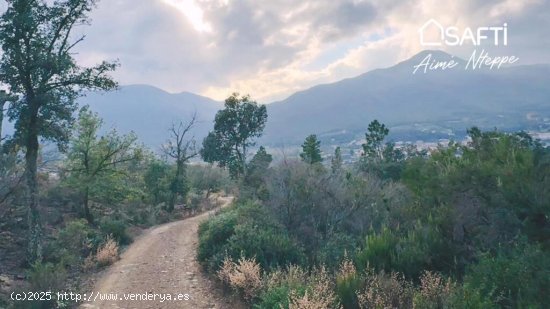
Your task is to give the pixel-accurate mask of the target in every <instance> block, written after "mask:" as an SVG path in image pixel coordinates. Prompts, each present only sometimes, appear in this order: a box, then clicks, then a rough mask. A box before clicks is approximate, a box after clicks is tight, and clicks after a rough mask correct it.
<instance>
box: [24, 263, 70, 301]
mask: <svg viewBox="0 0 550 309" xmlns="http://www.w3.org/2000/svg"><path fill="white" fill-rule="evenodd" d="M27 279H28V282H29V284H30V286H29V291H32V292H49V291H51V292H52V294H54V293H56V292H59V291H61V290H63V288H65V282H66V280H67V272H66V270H65V267H63V265H61V264H52V263H46V264H42V263H35V264H33V265H32V268H31V269H30V271H29V272H28V278H27ZM17 306H22V308H33V309H49V308H56V301H55V300H51V301H29V302H24V303H18V304H17ZM17 308H20V307H17Z"/></svg>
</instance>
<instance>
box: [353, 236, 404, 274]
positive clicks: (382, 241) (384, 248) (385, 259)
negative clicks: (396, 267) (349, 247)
mask: <svg viewBox="0 0 550 309" xmlns="http://www.w3.org/2000/svg"><path fill="white" fill-rule="evenodd" d="M397 242H398V238H397V236H396V235H394V233H393V232H392V231H391V230H389V229H388V228H384V229H382V232H380V233H377V234H376V233H375V234H371V235H368V236H367V238H366V241H365V248H364V249H363V250H361V251H359V252H358V253H357V255H356V262H357V265H358V266H359V269H361V270H364V269H368V268H369V267H374V268H375V269H377V270H386V271H391V269H392V266H393V265H392V264H391V263H392V260H394V256H395V252H394V250H395V247H396V245H397Z"/></svg>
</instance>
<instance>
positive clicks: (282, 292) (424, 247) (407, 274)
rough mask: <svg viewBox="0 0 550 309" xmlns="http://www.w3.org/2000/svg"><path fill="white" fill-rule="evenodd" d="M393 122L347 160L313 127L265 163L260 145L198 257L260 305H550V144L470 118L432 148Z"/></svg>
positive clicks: (204, 234) (377, 128)
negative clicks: (393, 136) (290, 152)
mask: <svg viewBox="0 0 550 309" xmlns="http://www.w3.org/2000/svg"><path fill="white" fill-rule="evenodd" d="M217 121H223V120H220V119H217ZM242 121H246V119H242ZM222 126H223V125H220V127H222ZM388 133H389V130H388V129H387V128H386V127H385V126H384V125H383V124H381V123H379V122H378V121H374V122H372V123H371V124H370V125H369V126H368V131H367V133H366V136H365V143H364V145H363V149H364V152H363V156H362V157H361V158H360V159H359V160H358V161H357V162H355V163H353V164H346V165H344V164H343V163H342V160H341V154H340V150H339V149H336V150H335V153H334V155H333V156H332V157H331V158H330V160H325V161H330V163H327V164H326V165H324V164H323V154H322V153H321V150H320V147H319V141H317V139H316V137H315V135H311V136H309V137H307V138H306V140H305V142H304V144H303V146H302V148H303V151H302V153H301V154H300V159H292V158H284V159H283V160H282V161H280V162H277V163H275V164H270V163H271V159H270V158H269V159H265V160H263V162H264V164H263V165H262V166H263V167H262V168H261V169H257V168H255V166H256V165H257V163H255V162H258V161H260V160H261V159H259V158H268V155H267V153H266V152H265V149H264V148H260V150H259V151H258V153H257V154H256V155H255V156H254V158H253V159H252V160H251V161H250V164H249V165H248V166H249V167H250V170H248V169H245V170H244V175H243V176H240V175H235V176H236V177H234V180H235V181H236V182H237V183H238V185H239V198H238V201H237V202H236V203H235V205H233V206H232V207H231V208H229V209H225V210H223V211H222V212H220V213H219V214H218V215H217V216H216V217H213V218H212V219H210V220H209V221H207V222H205V223H203V224H202V225H201V227H200V230H199V235H200V243H199V251H198V259H199V261H201V263H202V265H203V266H204V268H205V269H206V270H207V271H209V272H211V273H213V274H217V277H218V278H219V279H220V280H221V281H222V282H223V283H224V284H225V285H226V286H227V287H228V288H230V289H231V290H233V291H234V292H236V293H238V294H240V295H242V297H243V298H244V299H245V300H246V301H247V302H248V303H249V304H250V305H251V306H253V307H255V308H544V306H545V304H548V303H549V302H550V298H549V297H548V295H549V294H548V286H550V282H549V278H550V273H549V270H550V255H549V252H548V250H549V244H550V243H549V242H548V241H549V239H550V237H549V236H550V229H549V228H550V223H549V221H548V214H549V211H550V204H549V201H550V196H549V194H550V191H549V190H548V188H550V178H549V175H550V149H548V148H545V147H543V146H542V145H541V144H540V143H538V142H537V141H536V140H533V139H532V138H531V137H530V136H529V135H527V134H525V133H523V132H519V133H503V132H498V131H490V132H482V131H480V130H478V129H477V128H472V129H470V130H468V135H469V136H470V140H469V142H467V143H466V144H458V143H455V142H451V143H449V144H448V145H440V147H439V148H437V149H435V150H433V151H430V152H429V153H428V152H426V151H419V150H417V149H416V148H415V147H413V146H411V145H405V146H402V147H396V146H395V144H393V143H391V142H386V141H385V140H386V137H387V135H388ZM250 174H253V175H254V176H253V179H254V181H253V182H250V181H248V180H249V179H250V178H251V177H252V176H250Z"/></svg>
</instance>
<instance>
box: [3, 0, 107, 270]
mask: <svg viewBox="0 0 550 309" xmlns="http://www.w3.org/2000/svg"><path fill="white" fill-rule="evenodd" d="M94 3H95V1H94V0H64V1H55V2H53V3H49V2H45V1H27V0H11V1H8V3H7V4H8V7H7V10H6V11H5V12H4V13H3V14H2V16H1V17H0V45H1V47H2V57H1V59H0V83H2V84H5V85H7V86H8V89H9V92H10V93H11V94H12V95H16V96H17V97H18V98H19V99H18V100H17V101H14V102H12V104H10V105H9V108H8V113H7V115H8V118H9V120H10V121H12V122H13V123H14V125H15V134H14V136H13V139H14V142H15V143H16V144H18V145H21V146H23V147H24V148H25V170H26V184H27V188H28V191H29V192H28V196H29V203H28V205H29V208H28V209H29V236H28V260H29V261H30V262H33V261H36V260H40V259H41V257H42V224H41V219H40V213H39V211H38V207H39V188H38V185H39V184H38V178H37V175H38V173H37V171H38V169H37V161H38V150H39V138H42V139H45V140H49V141H53V142H55V143H57V144H58V145H59V146H60V147H62V146H64V144H65V143H66V142H67V141H68V139H69V133H70V129H69V128H70V126H71V124H72V122H73V112H74V111H75V109H76V102H75V100H76V98H77V97H78V96H80V95H82V94H83V93H84V91H86V90H96V89H99V90H111V89H114V88H116V86H117V84H116V83H115V82H114V81H113V80H112V79H111V78H110V77H109V76H108V73H109V72H110V71H112V70H114V69H115V67H116V64H114V63H108V62H103V63H101V64H99V65H97V66H95V67H91V68H83V67H80V66H78V64H77V63H76V62H75V60H74V58H73V56H74V51H73V48H74V47H75V46H77V45H78V43H79V42H81V41H82V40H83V39H84V37H80V38H76V39H74V36H71V32H72V30H73V28H74V26H75V25H78V24H85V23H87V22H88V14H89V13H90V11H91V10H92V9H93V6H94Z"/></svg>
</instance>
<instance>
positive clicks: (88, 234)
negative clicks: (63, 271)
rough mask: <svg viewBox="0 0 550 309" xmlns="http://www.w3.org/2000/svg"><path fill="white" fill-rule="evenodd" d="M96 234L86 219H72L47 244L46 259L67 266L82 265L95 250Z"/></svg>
mask: <svg viewBox="0 0 550 309" xmlns="http://www.w3.org/2000/svg"><path fill="white" fill-rule="evenodd" d="M95 236H96V232H95V231H94V230H93V229H92V228H91V227H90V225H89V224H88V222H87V221H86V220H84V219H80V220H74V221H70V222H68V223H67V224H66V225H65V227H64V228H63V229H61V230H60V231H59V233H58V234H57V237H56V238H55V240H53V241H51V242H50V243H48V245H47V246H46V250H45V257H46V260H47V261H52V262H56V263H61V264H63V265H64V266H66V267H74V266H77V265H80V262H81V260H82V259H83V258H84V257H86V256H88V255H89V254H90V252H92V251H93V239H94V238H95Z"/></svg>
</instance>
